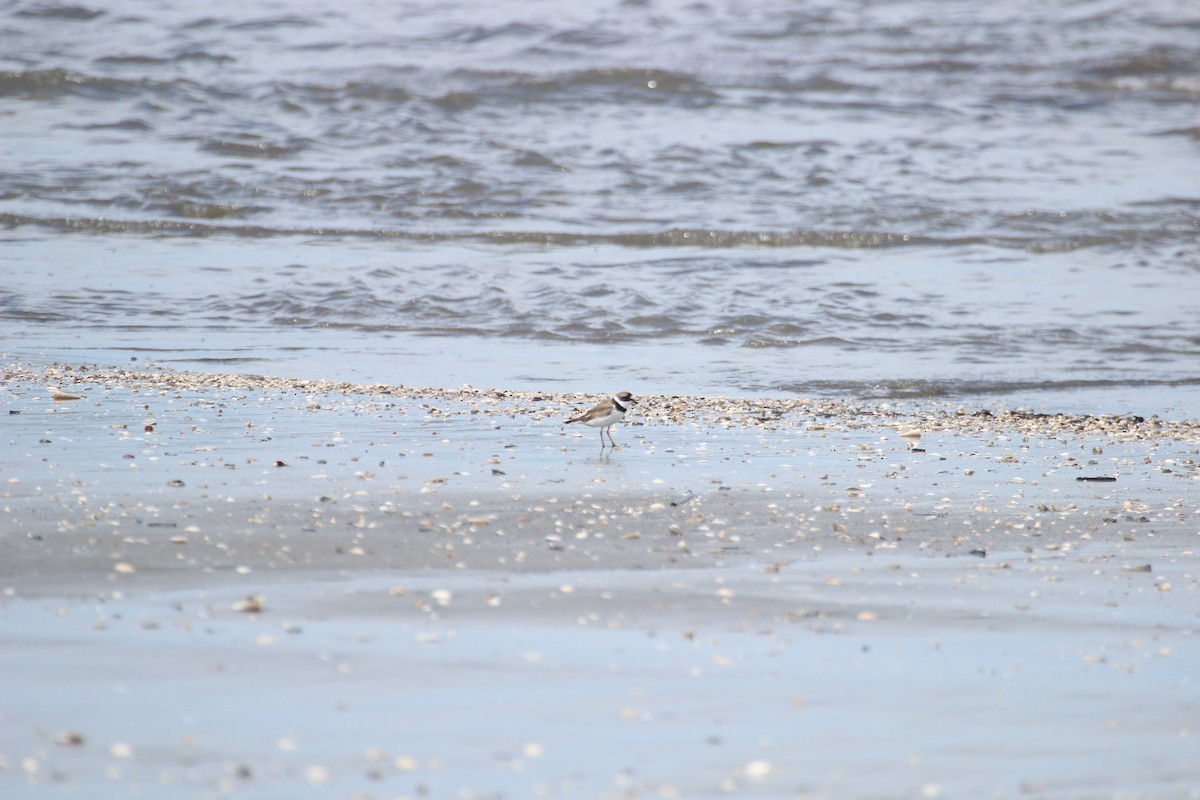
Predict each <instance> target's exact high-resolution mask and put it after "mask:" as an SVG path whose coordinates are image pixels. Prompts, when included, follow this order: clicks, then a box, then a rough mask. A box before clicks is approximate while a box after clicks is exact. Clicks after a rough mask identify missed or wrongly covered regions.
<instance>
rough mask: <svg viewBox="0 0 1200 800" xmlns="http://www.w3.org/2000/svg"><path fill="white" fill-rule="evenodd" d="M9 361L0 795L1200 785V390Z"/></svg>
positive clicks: (720, 793) (1135, 791) (822, 793)
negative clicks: (586, 418)
mask: <svg viewBox="0 0 1200 800" xmlns="http://www.w3.org/2000/svg"><path fill="white" fill-rule="evenodd" d="M50 385H53V386H57V387H59V389H60V390H61V391H63V392H67V393H70V394H75V395H78V396H79V397H80V398H81V399H78V400H59V401H56V400H53V399H52V393H51V391H50V390H49V389H47V386H50ZM614 388H629V389H631V390H636V387H614ZM635 393H636V391H635ZM2 396H3V402H4V407H5V408H4V412H3V414H4V419H5V422H6V423H7V428H6V431H5V439H6V441H5V456H4V458H3V460H2V472H0V481H2V484H0V486H2V489H0V491H2V493H3V497H2V499H3V533H2V534H0V548H2V552H0V589H2V590H3V600H2V606H0V621H2V630H3V641H4V647H3V648H2V650H0V673H2V674H3V675H4V681H3V687H4V688H3V689H0V710H2V714H3V726H2V727H3V731H4V733H3V737H2V738H0V789H2V790H3V792H2V793H3V794H4V795H5V796H22V797H40V796H47V797H49V796H70V797H100V796H147V797H168V798H169V797H177V796H178V797H226V796H228V797H289V798H290V797H363V798H394V797H414V798H415V797H448V798H464V797H465V798H476V797H480V798H484V797H486V798H493V797H511V798H525V797H588V798H596V797H613V798H630V797H639V798H640V797H647V798H649V797H727V796H731V795H732V796H751V797H768V798H776V797H778V798H795V797H829V798H845V797H851V798H855V797H864V798H865V797H871V798H875V797H889V798H891V797H900V798H905V797H914V798H915V797H1062V798H1068V797H1070V798H1093V797H1095V798H1101V797H1104V798H1107V797H1136V798H1160V797H1161V798H1177V797H1196V796H1200V779H1198V778H1197V776H1198V775H1200V755H1197V754H1198V753H1200V748H1197V747H1196V738H1197V737H1198V736H1200V730H1197V725H1196V722H1195V720H1197V719H1200V688H1198V687H1197V681H1196V677H1195V675H1196V669H1195V665H1196V664H1197V663H1200V640H1198V639H1197V635H1196V634H1197V632H1198V630H1200V592H1198V589H1200V580H1198V579H1197V570H1196V563H1197V561H1196V553H1197V549H1198V548H1200V425H1198V424H1197V423H1196V422H1194V421H1186V420H1184V421H1180V420H1158V419H1139V418H1135V417H1127V416H1126V417H1107V418H1102V417H1072V416H1063V415H1046V414H1035V413H1029V412H1024V411H1016V412H1010V411H1006V410H1004V409H979V408H970V407H967V408H961V409H960V408H951V407H941V406H933V405H905V406H895V405H861V404H853V403H840V402H833V401H828V400H819V401H807V400H778V399H760V400H745V399H726V398H689V397H672V398H667V397H645V398H642V405H641V406H639V407H638V414H637V415H636V416H633V417H632V418H631V419H630V420H629V421H628V422H627V423H626V424H624V425H620V426H617V427H616V428H615V429H614V433H615V438H616V440H617V442H618V444H620V445H622V447H621V448H620V449H618V450H616V451H615V452H607V451H606V452H604V453H603V454H601V453H600V449H599V446H598V438H597V436H596V432H595V431H592V430H590V429H585V430H583V431H578V430H576V429H575V426H572V427H570V428H566V427H564V426H562V424H561V422H562V420H563V419H565V418H567V417H568V416H569V414H570V413H571V412H572V411H573V410H574V409H577V408H582V407H586V405H588V404H589V402H591V401H592V400H593V398H592V397H590V396H584V395H563V394H552V393H546V394H535V393H529V392H501V391H495V390H486V389H471V388H463V389H426V388H410V387H393V386H357V385H347V384H331V383H325V382H320V381H288V380H277V379H267V378H254V377H246V376H213V375H195V374H173V373H152V372H130V371H123V370H115V369H105V368H97V367H88V368H86V369H81V368H79V367H78V366H76V367H74V368H72V369H67V368H63V367H30V368H27V367H23V366H20V365H10V366H9V367H8V368H7V369H6V370H5V380H4V384H3V395H2Z"/></svg>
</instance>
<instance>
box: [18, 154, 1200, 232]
mask: <svg viewBox="0 0 1200 800" xmlns="http://www.w3.org/2000/svg"><path fill="white" fill-rule="evenodd" d="M307 146H308V143H307V142H290V143H282V144H271V143H268V142H259V143H253V142H244V143H230V142H227V141H226V140H216V141H214V142H210V147H211V148H212V150H213V151H214V152H221V153H224V154H226V155H230V156H241V157H258V158H284V157H287V156H288V155H290V154H292V153H295V152H300V151H302V150H303V149H304V148H305V147H307ZM480 191H482V186H481V185H480V184H479V183H477V182H473V181H462V182H459V183H456V184H454V185H452V186H450V187H448V189H447V191H446V192H445V193H444V194H445V196H447V197H464V196H465V197H474V196H477V194H478V193H479V192H480ZM228 207H229V208H241V209H249V208H253V207H251V206H242V205H240V204H229V206H228ZM443 216H444V217H445V218H446V219H462V220H475V219H477V218H479V215H477V214H472V213H469V212H467V211H463V210H456V209H446V210H444V211H443ZM497 216H502V214H500V213H497V214H493V215H491V218H495V217H497ZM0 226H4V227H8V228H17V227H24V226H29V227H38V228H45V229H50V230H58V231H63V232H67V231H77V232H80V233H104V234H113V233H156V234H164V235H166V234H178V235H186V236H198V237H208V236H214V237H215V236H231V237H235V238H252V239H262V238H270V237H273V236H279V237H290V236H304V237H331V238H342V239H379V240H387V239H397V240H408V241H424V242H459V243H479V242H484V243H489V244H499V245H545V246H551V247H597V246H605V245H610V246H616V247H626V248H632V249H651V250H652V249H658V248H700V249H732V248H772V249H776V248H778V249H788V248H832V249H843V250H876V249H891V248H899V247H916V248H930V247H934V248H940V247H965V246H972V245H981V244H987V245H991V246H994V247H1002V248H1012V249H1018V250H1026V251H1029V252H1034V253H1054V252H1070V251H1074V250H1080V249H1086V248H1093V247H1104V246H1111V245H1116V246H1128V245H1131V244H1136V243H1138V242H1146V241H1152V240H1159V241H1164V242H1169V241H1172V240H1174V239H1178V238H1179V237H1181V236H1183V237H1186V238H1188V239H1189V240H1190V238H1191V237H1192V236H1194V233H1195V223H1194V222H1191V221H1189V220H1182V228H1181V230H1179V231H1172V230H1170V229H1164V228H1159V229H1158V230H1154V231H1143V230H1140V229H1137V228H1131V229H1130V230H1127V231H1123V232H1113V233H1109V234H1104V233H1096V234H1091V235H1078V236H1073V235H1070V234H1069V233H1068V234H1067V235H1065V236H1064V235H1063V234H1061V233H1056V232H1054V231H1049V230H1047V231H1045V232H1041V231H1035V232H1032V233H1031V235H1028V236H1015V235H1007V236H980V235H965V236H934V235H914V234H907V233H894V232H887V231H853V230H850V231H828V230H792V231H748V230H722V229H704V228H669V229H666V230H660V231H637V232H633V231H631V232H615V233H591V232H584V231H521V230H515V231H488V230H483V231H472V230H460V231H438V230H428V231H414V230H407V229H395V228H347V227H340V226H322V227H288V226H278V227H272V226H258V225H208V224H203V223H199V222H187V221H183V220H164V219H154V220H136V219H130V220H117V219H112V218H110V217H86V216H80V217H38V216H32V215H28V214H13V213H8V212H0Z"/></svg>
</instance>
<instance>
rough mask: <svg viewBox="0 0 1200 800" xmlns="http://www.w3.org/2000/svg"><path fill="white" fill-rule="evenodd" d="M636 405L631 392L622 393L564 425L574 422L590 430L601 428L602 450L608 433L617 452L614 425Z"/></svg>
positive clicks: (609, 439)
mask: <svg viewBox="0 0 1200 800" xmlns="http://www.w3.org/2000/svg"><path fill="white" fill-rule="evenodd" d="M636 405H637V400H634V399H633V395H631V394H630V393H629V392H620V393H618V394H615V395H613V396H612V397H610V398H608V399H607V400H605V401H604V402H602V403H597V404H596V405H594V406H592V407H591V408H589V409H588V410H587V411H585V412H583V413H582V414H580V415H579V416H578V417H575V418H574V419H569V420H567V421H566V422H565V423H563V424H564V425H570V424H571V423H572V422H582V423H583V424H584V425H587V426H588V427H590V428H599V429H600V449H601V450H603V449H604V432H605V431H608V441H610V442H612V446H613V449H614V450H615V449H616V447H617V443H616V442H613V438H612V426H613V424H614V423H617V422H620V421H621V420H623V419H625V412H626V411H628V410H629V407H630V406H636Z"/></svg>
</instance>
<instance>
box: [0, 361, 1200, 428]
mask: <svg viewBox="0 0 1200 800" xmlns="http://www.w3.org/2000/svg"><path fill="white" fill-rule="evenodd" d="M4 380H5V381H6V382H14V381H24V382H30V383H41V384H44V385H46V384H49V385H51V386H52V388H53V387H54V386H55V385H57V384H59V383H64V382H66V381H71V382H73V383H75V384H77V385H78V384H82V383H85V382H86V383H87V384H91V385H100V386H104V387H113V388H122V389H135V388H136V389H142V390H145V389H156V390H160V391H164V392H172V391H174V392H196V393H203V392H213V391H235V390H236V391H247V392H268V393H269V392H287V393H298V394H302V395H304V396H305V398H306V405H307V407H308V408H309V409H310V410H320V409H321V407H322V404H321V403H320V402H317V401H316V400H315V399H314V398H316V397H319V396H341V397H344V398H350V397H359V398H363V399H370V398H375V399H377V400H381V401H383V400H412V401H417V402H420V403H424V404H425V407H426V408H427V410H428V411H429V413H430V414H431V415H432V416H439V415H442V416H444V415H453V414H478V413H485V414H488V415H489V416H507V417H521V416H528V417H532V418H534V419H545V418H557V417H560V416H565V415H566V414H568V413H570V412H571V411H573V410H577V409H580V408H586V407H587V406H588V405H590V404H591V403H592V402H594V400H595V398H594V396H592V395H589V394H584V393H581V392H558V393H555V392H544V391H530V390H508V389H477V388H475V387H470V386H466V387H462V388H458V389H449V388H437V387H414V386H390V385H387V384H361V383H349V382H342V381H327V380H312V379H295V378H275V377H265V376H260V375H242V374H211V373H196V372H170V371H159V372H151V371H139V370H128V369H120V368H114V367H104V366H80V367H72V366H68V365H45V366H42V365H39V366H27V365H23V364H20V363H16V364H11V365H8V366H7V367H5V369H4ZM53 391H55V392H57V391H58V390H57V389H56V388H54V389H53ZM63 394H64V395H69V397H70V399H82V396H79V395H74V394H71V393H63ZM639 397H641V395H639ZM56 399H67V398H66V397H63V398H56ZM437 402H442V403H457V404H463V405H465V406H466V407H467V408H466V410H459V411H453V410H449V409H444V408H440V407H438V406H436V405H433V404H434V403H437ZM628 422H633V423H634V424H636V423H638V422H641V423H643V424H646V423H653V424H676V425H680V424H701V425H712V426H718V427H756V428H762V429H764V430H768V431H771V430H779V429H782V428H787V427H791V426H797V425H800V426H802V427H804V428H805V429H806V430H810V431H812V430H822V429H835V430H863V429H867V428H876V427H878V428H887V429H890V430H893V431H895V432H896V433H897V435H899V436H900V437H901V438H902V439H904V440H906V441H907V442H910V443H913V446H915V443H919V442H920V441H921V438H922V436H923V435H924V436H930V435H932V434H935V433H942V432H948V433H956V432H957V433H969V434H1009V435H1017V436H1056V435H1072V436H1103V437H1106V438H1110V439H1114V440H1119V441H1137V440H1151V439H1172V440H1182V441H1191V442H1198V441H1200V420H1163V419H1158V418H1155V417H1151V418H1144V417H1141V416H1137V415H1086V414H1055V413H1040V412H1032V411H1025V410H1019V409H1018V410H1004V411H1001V410H996V411H993V410H990V409H976V410H966V409H965V408H963V407H961V406H959V405H954V406H952V405H950V404H946V403H930V404H927V405H925V406H922V407H921V408H920V409H918V410H912V411H906V410H901V409H898V408H896V407H895V406H894V405H893V404H891V403H885V402H880V403H866V402H852V401H846V400H836V399H811V398H788V399H778V398H730V397H722V396H712V397H709V396H653V395H645V399H644V401H642V402H641V403H640V404H639V406H638V407H637V408H636V413H635V414H631V415H630V417H629V420H628ZM628 422H627V424H628Z"/></svg>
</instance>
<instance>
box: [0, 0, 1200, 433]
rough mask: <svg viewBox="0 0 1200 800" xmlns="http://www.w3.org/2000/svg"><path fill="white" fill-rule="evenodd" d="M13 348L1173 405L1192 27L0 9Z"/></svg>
mask: <svg viewBox="0 0 1200 800" xmlns="http://www.w3.org/2000/svg"><path fill="white" fill-rule="evenodd" d="M0 42H2V43H3V46H2V47H0V129H2V134H0V161H2V163H3V168H2V169H0V270H2V273H0V274H2V279H0V337H2V341H3V345H2V346H3V349H4V351H5V353H6V354H7V356H8V357H9V358H10V359H11V358H23V359H36V358H61V359H69V360H99V361H106V362H117V363H125V362H128V361H129V360H131V359H138V360H139V361H140V362H142V363H145V362H147V361H150V362H155V363H159V364H163V365H167V366H173V367H178V368H186V369H204V370H223V371H226V370H242V371H252V372H260V373H268V374H282V375H297V376H304V377H334V378H344V379H350V380H361V381H367V382H374V381H381V382H389V383H410V384H413V383H428V384H438V385H458V384H461V383H472V384H474V385H497V386H511V387H517V386H529V385H533V386H553V388H564V389H566V388H570V389H580V390H595V391H598V392H606V391H611V390H613V389H615V388H618V385H619V387H621V388H628V389H630V390H631V391H634V392H665V393H708V394H737V393H785V394H790V393H795V394H803V395H811V394H835V395H845V396H855V397H862V396H876V397H901V398H903V397H935V398H941V399H950V400H952V401H953V400H955V399H960V400H962V401H963V402H981V401H983V400H984V399H987V400H997V399H998V400H1001V401H1003V402H1006V403H1010V404H1014V405H1025V406H1038V407H1050V408H1055V409H1057V408H1060V407H1065V408H1067V409H1070V410H1080V409H1083V410H1093V411H1102V412H1113V413H1126V412H1141V413H1159V412H1162V413H1170V414H1172V415H1175V416H1178V415H1188V416H1195V415H1196V414H1200V404H1197V403H1196V397H1197V396H1198V395H1200V222H1198V220H1200V116H1198V112H1200V6H1197V5H1196V4H1195V3H1193V2H1190V0H1150V2H1146V3H1141V4H1128V3H1117V2H1089V1H1087V0H1080V1H1079V2H1070V3H1041V2H1026V1H1025V0H1018V1H1017V2H1013V3H1007V4H998V3H988V4H985V3H974V2H961V1H960V0H953V1H951V0H906V1H904V2H892V3H876V2H865V1H864V2H752V3H734V2H729V3H693V2H690V1H689V2H655V1H653V0H647V1H646V2H595V3H579V4H561V3H557V2H554V3H551V2H526V1H522V2H494V1H492V0H489V2H481V1H480V0H474V1H472V2H401V3H395V2H383V1H382V0H380V1H379V2H369V1H368V0H348V1H347V2H342V3H337V4H332V5H331V4H328V3H316V2H303V1H302V2H287V3H279V2H266V0H244V1H243V2H239V3H231V2H216V3H208V4H205V5H203V6H202V7H201V6H196V5H195V4H179V3H166V2H111V3H103V4H102V3H95V4H90V3H56V2H0Z"/></svg>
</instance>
